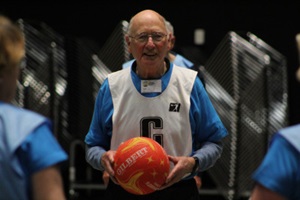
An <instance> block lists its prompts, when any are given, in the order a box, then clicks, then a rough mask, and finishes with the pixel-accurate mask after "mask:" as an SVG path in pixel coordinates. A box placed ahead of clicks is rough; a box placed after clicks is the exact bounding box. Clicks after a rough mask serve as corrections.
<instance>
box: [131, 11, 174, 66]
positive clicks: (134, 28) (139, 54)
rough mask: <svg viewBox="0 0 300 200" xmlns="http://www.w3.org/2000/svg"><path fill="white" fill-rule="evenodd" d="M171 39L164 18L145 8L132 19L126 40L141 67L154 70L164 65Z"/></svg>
mask: <svg viewBox="0 0 300 200" xmlns="http://www.w3.org/2000/svg"><path fill="white" fill-rule="evenodd" d="M169 40H170V35H168V33H167V29H166V25H165V21H164V18H163V17H162V16H161V15H159V14H158V13H156V12H154V11H151V10H145V11H142V12H140V13H138V14H137V15H135V16H134V17H133V18H132V19H131V21H130V25H129V31H128V35H127V36H126V42H127V45H128V50H129V52H130V53H131V54H132V55H133V57H134V58H135V59H136V62H137V66H138V67H139V68H142V69H145V68H148V69H149V70H150V69H153V70H154V69H157V68H159V67H161V66H163V63H164V58H165V56H166V54H167V52H168V51H169V50H170V42H169Z"/></svg>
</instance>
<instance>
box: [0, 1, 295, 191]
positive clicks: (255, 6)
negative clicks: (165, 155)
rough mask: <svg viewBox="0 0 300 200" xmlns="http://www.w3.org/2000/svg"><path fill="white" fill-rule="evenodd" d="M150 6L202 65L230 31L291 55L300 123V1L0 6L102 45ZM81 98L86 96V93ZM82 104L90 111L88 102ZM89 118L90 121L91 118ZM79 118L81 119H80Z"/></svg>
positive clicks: (7, 3) (10, 3)
mask: <svg viewBox="0 0 300 200" xmlns="http://www.w3.org/2000/svg"><path fill="white" fill-rule="evenodd" d="M148 8H149V9H154V10H156V11H158V12H159V13H161V14H162V15H163V16H164V17H165V18H166V19H167V20H169V21H170V22H171V23H172V24H173V25H174V28H175V35H176V38H177V40H176V46H175V50H176V51H178V52H181V53H182V54H183V55H184V56H185V57H187V58H189V59H191V60H193V61H197V62H199V63H200V64H204V65H205V62H206V60H207V59H208V58H209V57H210V56H211V55H212V53H213V52H214V50H215V49H216V48H217V46H218V44H219V43H220V42H221V40H222V39H223V38H224V37H225V35H226V34H227V33H228V32H229V31H236V32H247V31H249V32H252V33H253V34H255V35H256V36H258V37H259V38H260V39H262V40H263V41H265V42H266V43H267V44H269V45H270V46H272V47H273V48H274V49H276V50H277V51H278V52H280V53H281V54H283V55H284V56H286V59H287V72H288V80H287V81H288V92H289V94H288V95H289V98H288V101H289V113H290V114H289V121H290V124H296V123H300V114H299V113H300V106H299V104H300V97H299V94H298V92H299V91H300V82H297V81H296V79H295V72H296V70H297V68H298V66H299V58H298V51H297V48H296V47H297V46H296V40H295V36H296V34H297V33H300V23H299V20H300V1H299V2H296V1H293V2H285V3H283V2H278V3H274V2H267V1H238V2H228V1H227V2H225V1H216V0H212V1H200V0H198V1H196V0H194V1H192V0H184V1H179V2H178V1H176V2H174V1H161V0H160V1H158V0H151V1H149V0H148V1H146V0H145V1H144V0H143V1H142V0H131V1H129V0H123V1H116V0H110V1H102V0H99V1H80V2H79V3H75V2H62V1H61V2H26V1H22V2H17V1H4V2H1V4H0V13H2V14H5V15H7V16H8V17H10V18H11V19H13V20H18V19H20V18H22V19H24V20H27V21H31V22H33V23H39V22H44V23H45V24H47V25H48V26H49V27H51V28H53V29H54V30H55V31H56V32H57V33H59V34H61V35H63V36H65V37H66V38H80V39H88V40H91V41H93V42H94V43H95V45H97V46H99V48H101V46H103V45H104V44H105V42H106V40H107V39H108V38H109V36H110V35H111V34H112V32H113V31H114V29H115V27H116V26H117V25H118V24H119V23H120V21H121V20H127V21H128V20H130V18H131V16H133V15H134V14H135V13H137V12H139V11H140V10H143V9H148ZM197 28H202V29H204V30H205V34H206V35H205V44H203V45H195V44H194V30H195V29H197ZM72 67H73V66H72ZM74 67H76V66H74ZM75 70H76V69H74V71H75ZM81 75H82V74H81ZM78 82H80V81H78ZM81 96H83V97H81V98H86V96H85V95H84V94H81ZM81 107H82V110H85V111H86V106H85V105H81ZM77 110H78V112H81V111H82V110H80V109H77ZM80 117H84V115H83V114H81V115H80V114H78V113H76V115H74V118H80ZM90 117H91V115H90V116H88V117H87V118H88V119H86V121H88V122H89V121H90ZM72 119H73V118H72ZM80 120H81V121H84V120H82V119H80ZM74 121H75V122H77V119H75V120H74ZM84 125H85V126H84V128H83V129H84V131H83V133H82V134H85V133H86V132H87V130H86V129H87V128H88V127H87V126H88V124H84ZM76 128H77V127H76ZM81 130H82V129H81ZM77 156H78V157H80V155H78V154H77ZM81 157H83V155H81ZM81 161H82V160H81ZM205 176H207V174H204V180H205V182H204V184H207V185H209V183H207V182H209V181H207V180H209V179H207V178H206V177H205ZM209 186H210V185H209ZM204 188H205V187H204Z"/></svg>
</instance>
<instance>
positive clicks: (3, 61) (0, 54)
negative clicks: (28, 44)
mask: <svg viewBox="0 0 300 200" xmlns="http://www.w3.org/2000/svg"><path fill="white" fill-rule="evenodd" d="M24 55H25V38H24V34H23V32H22V31H21V29H20V28H19V27H18V26H17V25H16V24H14V23H13V22H12V21H10V20H9V19H8V18H7V17H5V16H0V75H1V74H2V72H3V71H7V70H12V69H14V68H15V67H18V65H19V64H20V61H21V59H22V58H23V57H24Z"/></svg>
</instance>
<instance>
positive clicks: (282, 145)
mask: <svg viewBox="0 0 300 200" xmlns="http://www.w3.org/2000/svg"><path fill="white" fill-rule="evenodd" d="M253 179H254V181H255V186H254V189H253V191H252V195H251V200H268V199H270V200H284V199H286V200H287V199H289V200H299V199H300V124H298V125H293V126H290V127H286V128H283V129H281V130H279V131H278V132H277V133H275V134H274V135H273V136H272V140H271V142H270V146H269V149H268V151H267V153H266V155H265V157H264V159H263V161H262V163H261V164H260V166H259V167H258V169H257V170H256V171H255V172H254V174H253Z"/></svg>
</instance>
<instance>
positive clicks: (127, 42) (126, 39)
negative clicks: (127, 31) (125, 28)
mask: <svg viewBox="0 0 300 200" xmlns="http://www.w3.org/2000/svg"><path fill="white" fill-rule="evenodd" d="M125 41H126V44H127V49H128V52H129V53H131V47H130V44H131V41H130V38H129V36H128V35H126V36H125Z"/></svg>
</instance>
